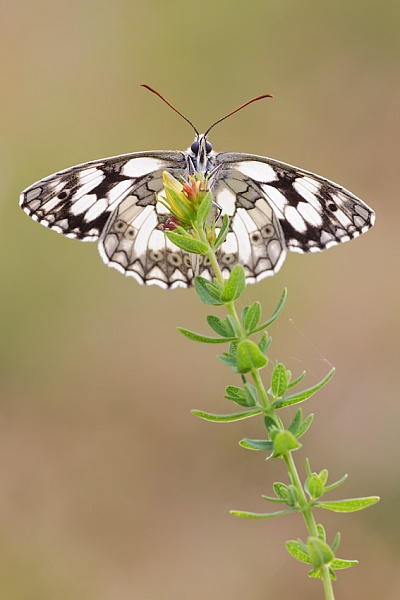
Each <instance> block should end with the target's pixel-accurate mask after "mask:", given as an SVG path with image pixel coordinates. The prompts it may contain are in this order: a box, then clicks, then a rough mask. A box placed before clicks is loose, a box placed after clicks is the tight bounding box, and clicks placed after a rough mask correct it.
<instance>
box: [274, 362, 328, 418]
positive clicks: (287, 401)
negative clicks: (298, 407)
mask: <svg viewBox="0 0 400 600" xmlns="http://www.w3.org/2000/svg"><path fill="white" fill-rule="evenodd" d="M334 372H335V369H332V370H331V371H329V373H328V375H327V376H326V377H325V378H324V379H323V380H322V381H320V383H318V384H317V385H315V386H313V387H311V388H309V389H307V390H304V391H303V392H299V393H298V394H293V395H292V396H286V397H285V398H282V400H276V401H275V402H274V403H273V406H274V408H283V407H284V406H290V405H291V404H298V403H299V402H304V401H305V400H308V398H310V397H311V396H312V395H313V394H315V393H316V392H318V390H320V389H321V388H322V387H324V385H326V384H327V383H328V381H329V380H330V379H332V377H333V374H334Z"/></svg>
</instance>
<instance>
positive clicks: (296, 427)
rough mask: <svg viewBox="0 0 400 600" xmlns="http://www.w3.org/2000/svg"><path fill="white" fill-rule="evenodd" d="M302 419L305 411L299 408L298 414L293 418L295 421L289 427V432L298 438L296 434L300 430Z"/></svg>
mask: <svg viewBox="0 0 400 600" xmlns="http://www.w3.org/2000/svg"><path fill="white" fill-rule="evenodd" d="M302 418H303V411H302V410H301V408H298V409H297V412H296V414H295V416H294V418H293V421H292V422H291V423H290V425H289V427H288V431H290V433H293V435H294V436H295V437H297V435H296V434H297V432H298V430H299V428H300V425H301V420H302Z"/></svg>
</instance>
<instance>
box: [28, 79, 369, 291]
mask: <svg viewBox="0 0 400 600" xmlns="http://www.w3.org/2000/svg"><path fill="white" fill-rule="evenodd" d="M143 87H146V88H147V89H149V90H150V91H152V92H154V93H155V94H157V95H158V96H160V98H162V99H163V100H164V102H166V103H167V104H168V105H169V106H170V107H171V108H173V109H174V110H175V111H176V112H177V113H178V114H179V115H181V116H182V117H183V118H184V119H185V120H186V121H187V122H188V123H190V125H191V126H192V127H193V129H194V131H195V133H196V137H195V140H194V142H193V143H192V144H191V146H190V147H189V148H188V149H187V150H186V151H174V150H165V151H163V150H161V151H154V152H153V151H146V152H134V153H132V154H124V155H121V156H114V157H111V158H105V159H102V160H95V161H91V162H88V163H84V164H81V165H77V166H75V167H72V168H69V169H65V170H63V171H59V172H58V173H55V174H54V175H50V176H49V177H46V178H44V179H42V180H40V181H38V182H37V183H34V184H33V185H31V186H30V187H28V188H27V189H26V190H24V191H23V192H22V193H21V199H20V205H21V207H22V209H23V210H24V211H25V212H26V213H27V214H28V215H29V216H30V217H31V218H32V219H33V220H35V221H38V222H39V223H41V224H42V225H45V226H46V227H48V228H49V229H52V230H53V231H56V232H58V233H61V234H63V235H65V236H67V237H70V238H75V239H77V240H81V241H89V242H98V247H99V252H100V255H101V257H102V259H103V261H104V262H105V263H106V264H107V265H109V266H110V267H114V268H115V269H117V270H118V271H120V272H121V273H122V274H124V275H128V276H131V277H133V278H134V279H136V280H137V281H138V282H139V283H142V284H148V285H151V284H156V285H159V286H161V287H162V288H166V289H169V288H176V287H189V286H190V285H191V284H192V282H193V278H194V275H195V274H200V275H201V276H203V277H206V278H207V279H210V280H211V279H212V278H213V276H214V274H213V271H212V269H211V266H210V265H209V264H208V261H207V259H206V258H205V257H202V256H198V257H197V263H196V266H194V262H193V260H192V257H191V256H190V255H189V254H188V253H186V252H185V251H183V250H181V249H179V248H177V247H176V246H174V245H173V244H172V243H171V242H170V241H169V240H168V238H167V237H166V236H165V235H164V232H163V230H162V228H163V227H162V226H163V223H165V222H166V220H167V218H168V214H167V211H166V208H165V207H164V206H163V204H162V203H160V202H157V194H159V193H161V192H162V190H163V182H162V173H163V171H165V170H166V171H168V172H169V173H171V174H172V175H173V176H174V177H175V178H177V179H180V178H181V176H183V177H185V178H187V176H188V175H190V174H195V173H202V174H207V175H209V176H210V179H209V180H210V182H212V183H211V185H212V193H213V198H214V204H215V206H217V207H218V212H219V213H220V214H221V215H223V214H224V213H227V214H228V215H229V217H230V228H229V233H228V235H227V238H226V240H225V242H224V243H223V245H222V246H221V248H220V250H219V261H220V264H221V267H222V272H223V274H224V275H228V274H229V272H230V270H231V269H232V268H233V266H234V265H235V264H237V263H240V264H242V265H243V267H244V269H245V273H246V279H247V282H248V283H254V282H257V281H260V280H262V279H264V278H265V277H268V276H270V275H273V274H274V273H276V272H277V271H278V270H279V269H280V267H281V266H282V263H283V261H284V259H285V256H286V252H287V251H288V250H291V251H293V252H301V253H304V252H319V251H321V250H325V249H326V248H330V247H331V246H334V245H336V244H339V243H341V242H346V241H348V240H351V239H353V238H355V237H358V236H359V235H361V234H362V233H365V232H366V231H367V230H368V229H369V228H370V227H371V226H372V225H373V224H374V221H375V214H374V212H373V211H372V210H371V208H369V207H368V206H367V205H366V204H365V203H364V202H363V201H362V200H360V199H359V198H357V197H356V196H354V195H353V194H352V193H351V192H349V191H348V190H346V189H344V188H342V187H341V186H340V185H338V184H336V183H333V182H332V181H329V180H328V179H325V178H323V177H320V176H319V175H315V174H313V173H311V172H309V171H305V170H303V169H299V168H297V167H294V166H291V165H288V164H285V163H282V162H279V161H277V160H274V159H271V158H266V157H263V156H257V155H253V154H244V153H235V152H215V151H214V150H213V148H212V145H211V143H210V141H209V140H208V134H209V132H210V129H211V128H212V127H214V126H215V125H216V124H217V123H219V122H220V121H222V120H223V119H225V118H227V117H229V116H231V115H232V114H234V113H235V112H237V111H238V110H241V109H242V108H243V107H244V106H247V105H248V104H250V103H251V102H254V101H256V100H259V99H261V98H265V97H269V94H266V95H263V96H259V97H257V98H253V99H252V100H250V101H249V102H246V103H245V104H243V105H242V106H240V107H239V108H238V109H236V110H234V111H232V112H231V113H229V114H228V115H226V116H225V117H223V118H222V119H220V120H219V121H216V122H215V123H214V124H213V125H212V126H211V127H209V128H208V129H207V131H206V133H204V134H200V133H199V132H198V131H197V129H196V128H195V127H194V125H193V124H192V123H191V121H189V120H188V119H187V118H186V117H185V116H184V115H182V114H181V113H180V112H179V111H178V110H177V109H176V108H175V107H174V106H172V105H171V104H170V103H169V102H168V101H167V100H165V99H164V98H163V97H162V96H161V95H160V94H159V93H158V92H156V91H155V90H153V88H150V86H147V85H145V84H143Z"/></svg>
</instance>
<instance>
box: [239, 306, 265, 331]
mask: <svg viewBox="0 0 400 600" xmlns="http://www.w3.org/2000/svg"><path fill="white" fill-rule="evenodd" d="M260 317H261V304H260V303H259V302H254V304H252V305H251V306H249V308H248V310H247V311H246V315H245V317H244V319H243V325H244V327H245V329H246V331H248V332H249V333H250V332H251V331H253V329H254V328H255V327H257V325H258V322H259V320H260Z"/></svg>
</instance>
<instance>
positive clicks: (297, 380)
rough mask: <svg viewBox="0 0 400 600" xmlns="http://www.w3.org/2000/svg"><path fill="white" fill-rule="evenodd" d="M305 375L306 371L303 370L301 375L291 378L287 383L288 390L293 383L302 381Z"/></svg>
mask: <svg viewBox="0 0 400 600" xmlns="http://www.w3.org/2000/svg"><path fill="white" fill-rule="evenodd" d="M305 376H306V372H305V371H303V372H302V373H301V375H299V376H298V377H297V378H296V379H293V381H291V382H290V383H289V384H288V390H290V389H291V388H293V387H294V386H295V385H297V384H298V383H300V381H302V380H303V379H304V377H305Z"/></svg>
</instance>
